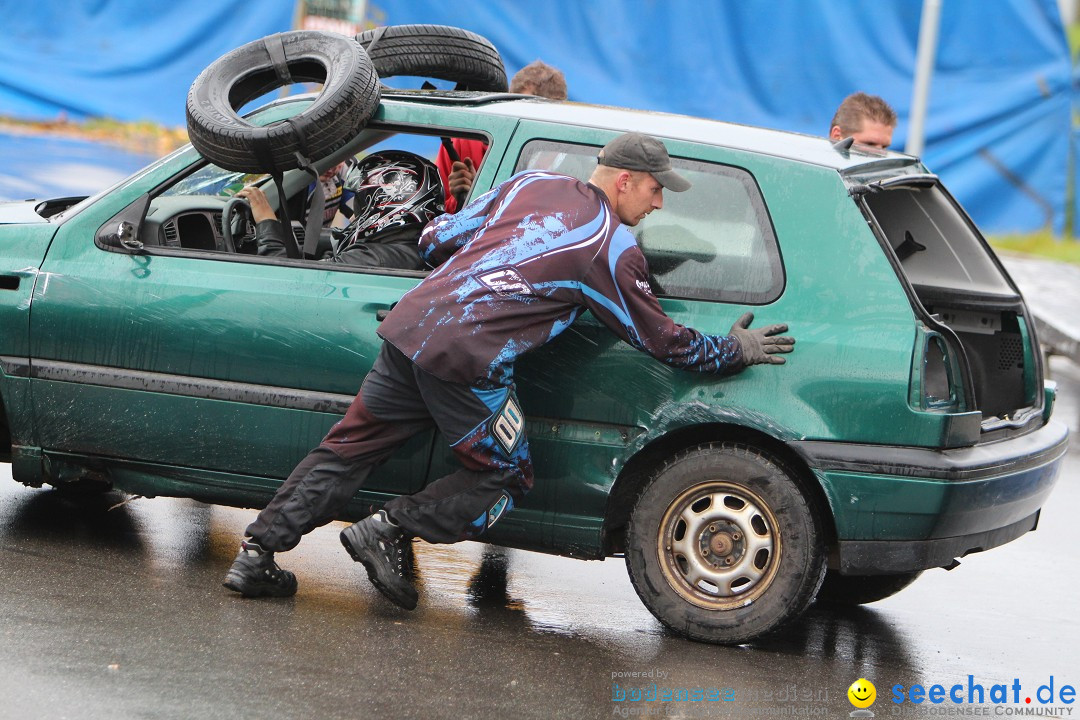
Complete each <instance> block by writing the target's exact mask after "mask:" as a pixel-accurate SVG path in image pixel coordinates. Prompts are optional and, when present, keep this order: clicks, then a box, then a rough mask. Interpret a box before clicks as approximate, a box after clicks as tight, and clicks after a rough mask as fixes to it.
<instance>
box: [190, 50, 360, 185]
mask: <svg viewBox="0 0 1080 720" xmlns="http://www.w3.org/2000/svg"><path fill="white" fill-rule="evenodd" d="M305 82H313V83H320V84H321V85H322V90H321V91H320V92H319V95H318V97H316V98H315V101H314V102H312V104H311V105H309V106H308V107H307V108H306V109H305V110H304V111H303V112H301V113H299V114H298V115H295V116H293V117H291V118H288V119H287V120H284V121H282V122H278V123H273V124H271V125H268V126H266V127H260V126H258V125H254V124H252V123H250V122H248V121H247V120H244V119H243V118H241V117H240V116H239V115H238V114H237V110H239V109H240V108H242V107H243V106H244V105H246V104H247V103H249V102H251V101H252V100H255V99H256V98H258V97H260V96H262V95H264V94H266V93H268V92H270V91H272V90H274V89H276V88H280V87H284V86H287V85H291V84H293V83H305ZM379 88H380V86H379V78H378V75H376V73H375V69H374V67H373V66H372V63H371V59H370V58H369V57H368V55H367V53H366V52H365V51H364V49H363V48H362V47H360V44H359V43H358V42H356V40H354V39H353V38H350V37H346V36H344V35H337V34H334V33H325V32H317V31H312V30H298V31H293V32H287V33H281V34H279V35H270V36H268V37H265V38H263V39H261V40H256V41H254V42H250V43H248V44H247V45H243V46H241V47H239V48H237V49H236V50H233V51H232V52H230V53H227V54H225V55H222V56H221V57H220V58H218V59H217V60H215V61H214V62H213V63H211V65H210V66H209V67H207V68H206V69H205V70H203V71H202V73H200V74H199V76H198V77H197V78H195V82H194V83H192V85H191V90H190V91H189V92H188V97H187V125H188V136H189V137H190V138H191V144H192V145H194V146H195V149H196V150H198V151H199V152H200V153H202V155H203V157H205V158H207V159H208V160H210V161H211V162H213V163H215V164H217V165H219V166H221V167H223V168H225V169H227V170H236V171H239V172H245V173H247V172H260V173H261V172H270V173H273V172H280V171H285V170H291V169H293V168H297V167H300V166H301V165H302V164H303V163H302V160H308V161H314V160H319V159H322V158H324V157H326V156H328V155H330V154H331V153H333V152H334V151H335V150H338V149H340V148H342V147H344V145H345V144H346V143H347V142H348V141H349V140H351V139H352V138H353V137H355V136H356V134H357V133H358V132H360V130H361V129H363V127H364V126H365V125H366V124H367V121H368V120H369V119H371V116H372V115H373V114H374V113H375V110H376V108H378V106H379V99H380V89H379Z"/></svg>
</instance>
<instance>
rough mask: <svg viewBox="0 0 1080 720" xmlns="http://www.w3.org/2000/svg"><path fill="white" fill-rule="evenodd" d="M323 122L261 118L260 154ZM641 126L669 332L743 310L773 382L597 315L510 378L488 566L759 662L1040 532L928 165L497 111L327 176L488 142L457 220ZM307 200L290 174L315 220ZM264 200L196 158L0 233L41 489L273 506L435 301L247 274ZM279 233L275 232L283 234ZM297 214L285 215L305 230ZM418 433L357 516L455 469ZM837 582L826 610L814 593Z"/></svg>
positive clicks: (1059, 446)
mask: <svg viewBox="0 0 1080 720" xmlns="http://www.w3.org/2000/svg"><path fill="white" fill-rule="evenodd" d="M310 103H312V98H311V97H310V96H308V97H298V98H289V99H284V100H278V101H275V102H273V103H271V104H270V105H267V106H265V107H263V108H261V109H260V110H258V111H256V112H255V113H254V114H252V115H251V118H252V122H255V123H257V124H260V125H268V124H271V123H274V122H278V121H281V120H283V119H284V118H287V117H290V116H294V115H296V114H297V113H300V112H302V111H303V109H304V108H305V107H307V106H308V105H309V104H310ZM626 131H640V132H644V133H648V134H650V135H654V136H657V137H659V138H662V139H663V141H664V142H665V144H666V145H667V147H668V149H669V151H670V153H671V155H672V158H673V163H674V164H675V166H676V168H677V169H678V170H679V171H680V172H681V173H682V174H684V175H686V176H687V177H688V178H689V179H691V180H692V182H693V188H692V189H691V190H689V191H688V192H685V193H680V194H670V195H669V196H668V197H666V198H665V206H664V208H663V210H662V211H660V212H656V213H653V214H652V215H650V216H649V217H648V218H647V219H646V220H644V221H643V222H642V223H641V224H640V225H638V226H637V227H635V228H633V233H634V234H635V236H636V238H637V241H638V242H639V243H640V245H641V247H642V249H643V250H644V253H645V255H646V257H647V259H648V261H649V265H650V270H651V284H652V289H653V290H654V292H655V294H656V295H657V296H658V297H659V298H660V302H661V304H662V305H663V307H664V309H665V310H666V311H667V313H668V314H670V315H671V316H672V317H673V318H675V320H676V321H677V322H680V323H683V324H686V325H690V326H692V327H695V328H697V329H700V330H702V331H706V332H713V333H725V332H727V329H728V328H729V327H730V326H731V324H732V323H733V322H734V320H735V319H737V318H738V317H739V316H740V315H742V314H743V313H744V312H746V311H753V312H754V313H755V315H756V320H755V325H762V324H767V323H775V322H784V323H787V324H789V326H790V328H791V334H792V335H794V336H795V337H796V338H797V339H798V344H797V346H796V349H795V352H794V353H792V354H791V355H790V356H788V361H787V364H786V365H783V366H772V365H761V366H755V367H751V368H749V369H747V370H746V371H744V372H742V373H740V374H738V375H735V376H731V377H709V376H702V375H700V374H696V373H686V372H680V371H678V370H673V369H670V368H668V367H666V366H664V365H662V364H660V363H658V362H656V361H655V360H653V359H652V358H650V357H649V356H647V355H645V354H644V353H641V352H638V351H636V350H634V349H633V348H631V347H629V346H628V345H626V344H623V343H621V342H619V341H618V340H617V339H616V338H615V337H614V336H613V335H612V334H611V333H609V332H608V331H607V330H606V329H605V328H604V327H603V326H602V325H601V324H600V323H599V322H597V321H596V320H595V319H594V318H592V317H591V316H589V315H587V314H586V315H585V316H583V317H581V318H580V319H579V320H578V321H577V322H576V323H575V324H574V325H573V326H572V327H571V328H570V329H569V330H567V331H566V332H564V333H563V334H562V335H561V336H560V337H559V338H558V339H556V340H555V341H554V342H552V343H550V344H549V345H547V346H545V347H544V348H542V349H540V350H538V351H536V352H534V353H531V354H529V355H527V356H526V357H525V358H523V359H522V361H521V362H520V363H519V365H518V367H517V372H516V378H517V384H518V388H517V389H518V396H519V398H520V400H521V402H522V405H523V407H524V409H525V410H526V412H527V413H528V419H527V424H526V429H527V433H528V435H529V438H530V445H531V447H532V450H533V459H534V464H535V471H536V479H535V487H534V489H533V491H532V492H531V493H530V494H529V495H528V496H527V498H526V501H525V502H524V503H523V504H522V505H521V506H520V507H519V508H517V509H516V510H515V511H514V512H512V513H510V514H509V515H507V516H506V517H505V518H504V519H502V520H501V521H500V522H499V524H498V525H496V526H495V527H494V528H493V529H492V530H491V532H490V533H489V535H487V536H486V538H485V539H486V541H487V542H490V543H493V544H498V545H505V546H510V547H516V548H524V549H528V550H534V551H540V552H547V553H555V554H559V555H565V556H572V557H576V558H581V559H587V560H600V559H604V558H607V557H625V559H626V564H627V568H628V570H629V573H630V577H631V579H632V582H633V585H634V587H635V588H636V590H637V592H638V594H639V595H640V597H641V599H642V600H643V601H644V603H645V604H646V605H647V606H648V608H649V609H650V610H651V611H652V612H653V614H654V615H655V616H656V617H657V618H658V619H659V620H660V621H662V622H663V623H664V624H665V625H667V626H668V627H669V628H671V629H672V630H674V631H675V632H677V633H680V634H683V635H686V636H688V637H690V638H693V639H696V640H703V641H708V642H719V643H733V642H744V641H746V640H749V639H751V638H754V637H757V636H759V635H761V634H762V633H765V632H768V631H771V630H774V629H776V628H778V627H779V626H780V625H782V624H783V623H784V622H787V621H790V620H792V619H793V618H795V617H797V616H798V615H800V614H801V613H802V612H803V611H804V610H805V609H806V608H807V607H808V606H809V604H810V603H811V602H813V600H814V598H815V596H816V595H817V594H818V592H819V589H820V591H821V593H822V594H825V595H827V596H828V597H829V598H830V599H833V600H839V601H841V602H848V603H860V602H871V601H873V600H876V599H880V598H882V597H886V596H888V595H890V594H892V593H894V592H896V591H897V590H899V589H900V588H902V587H903V586H905V585H906V584H907V583H909V582H911V581H912V580H913V579H914V578H915V577H916V576H917V575H918V574H919V573H920V572H921V571H923V570H925V569H927V568H934V567H950V566H952V565H954V564H956V559H957V558H960V557H962V556H964V555H966V554H968V553H971V552H978V551H982V550H988V549H990V548H992V547H995V546H997V545H1001V544H1003V543H1006V542H1009V541H1011V540H1013V539H1015V538H1017V537H1019V536H1021V535H1023V534H1024V533H1026V532H1028V531H1030V530H1033V529H1035V527H1036V524H1037V523H1038V519H1039V512H1040V508H1041V507H1042V506H1043V504H1044V503H1045V501H1046V499H1047V496H1048V495H1049V494H1050V492H1051V489H1052V488H1053V485H1054V482H1055V478H1056V474H1057V471H1058V469H1059V467H1060V465H1061V462H1062V458H1063V456H1064V454H1065V451H1066V442H1067V430H1066V428H1065V426H1064V425H1063V424H1062V423H1059V422H1055V421H1054V420H1052V419H1051V408H1052V406H1053V402H1054V388H1053V385H1052V384H1050V383H1047V382H1045V381H1044V377H1043V368H1042V358H1041V354H1040V351H1039V345H1038V342H1037V339H1036V337H1035V326H1034V322H1033V319H1032V316H1031V314H1030V312H1029V311H1028V309H1027V307H1026V306H1025V304H1024V300H1023V298H1022V297H1021V295H1020V292H1019V291H1018V290H1017V288H1016V286H1015V284H1014V283H1013V282H1012V280H1011V279H1010V278H1009V276H1008V274H1007V273H1006V272H1005V270H1004V269H1003V268H1002V266H1001V264H1000V263H999V262H998V260H997V259H996V258H995V256H994V254H993V252H992V251H991V250H990V248H989V247H988V245H987V244H986V242H985V240H984V239H983V238H982V236H981V235H980V234H979V231H978V230H977V229H976V227H975V226H974V224H973V223H972V221H971V220H970V219H969V218H968V216H967V215H966V214H965V213H964V211H963V210H962V209H961V207H960V206H959V205H958V204H957V203H956V201H955V200H954V199H953V198H952V196H951V195H950V194H949V192H948V191H947V190H946V189H945V187H944V186H943V185H942V183H941V181H940V180H939V178H938V177H936V176H935V175H933V174H931V173H930V172H929V171H928V170H927V169H926V168H925V167H924V166H923V165H922V164H921V163H920V161H919V160H918V159H917V158H914V157H908V156H904V155H900V154H896V153H889V152H879V151H875V150H872V149H869V148H861V147H860V146H858V145H855V146H850V145H848V146H846V147H845V146H844V144H842V143H841V144H839V145H838V146H834V145H832V144H831V143H830V142H829V141H828V140H826V139H824V138H817V137H809V136H803V135H796V134H790V133H783V132H776V131H770V130H763V129H757V128H751V127H744V126H739V125H731V124H725V123H720V122H715V121H710V120H704V119H698V118H692V117H682V116H675V115H666V114H660V113H654V112H638V111H631V110H624V109H617V108H609V107H595V106H588V105H582V104H577V103H560V102H551V101H546V100H541V99H538V98H526V97H522V96H515V95H509V94H505V93H484V92H454V91H440V90H426V91H393V90H389V89H384V91H383V94H382V99H381V102H380V103H379V105H378V108H377V109H376V110H375V112H374V115H373V116H372V118H371V120H370V121H369V122H368V123H367V124H366V126H365V127H364V128H363V129H362V130H360V131H359V132H358V133H357V134H356V135H355V137H353V138H352V139H350V140H349V141H348V143H347V144H346V145H345V146H344V147H342V148H341V149H340V150H339V151H336V152H334V153H333V154H332V155H331V156H328V157H326V158H323V159H321V160H320V161H319V162H318V163H317V169H318V170H320V171H321V170H324V169H326V168H329V167H332V166H334V165H336V164H337V163H339V162H341V161H343V160H345V159H346V158H349V157H360V156H363V155H365V154H367V153H371V152H374V151H377V150H382V149H404V150H409V151H412V152H417V153H419V154H422V155H425V156H427V157H434V155H435V153H436V152H437V149H438V147H439V145H440V142H441V138H459V137H460V138H469V139H473V140H480V141H482V142H484V143H486V144H487V148H488V149H487V153H486V155H485V159H484V162H483V164H482V165H481V167H480V168H479V171H478V174H477V177H476V181H475V185H474V187H473V190H472V192H473V194H474V195H476V194H479V193H481V192H483V191H485V190H487V189H489V188H491V187H492V186H494V185H495V184H497V183H499V182H501V181H503V180H506V179H507V178H509V177H510V176H511V175H513V174H514V173H515V172H518V171H521V170H523V169H528V168H545V169H549V170H553V171H556V172H562V173H566V174H569V175H574V176H576V177H579V178H586V177H588V175H589V173H590V172H591V170H592V168H593V166H594V165H595V156H596V153H597V150H598V149H599V148H600V147H601V146H603V145H604V144H605V143H607V142H608V141H609V140H611V139H612V138H614V137H615V136H616V135H618V134H620V133H623V132H626ZM310 179H311V176H310V175H309V174H308V173H306V172H304V171H301V170H291V171H288V172H285V173H284V176H283V177H282V184H281V187H282V191H283V193H284V195H285V196H286V197H285V198H284V201H285V202H287V203H289V204H290V205H292V206H293V207H299V206H302V205H303V203H304V198H305V197H306V193H307V187H308V184H309V182H310ZM246 183H256V184H261V185H262V186H263V187H264V188H265V189H266V192H267V195H268V196H269V197H270V199H271V202H272V203H273V204H274V205H275V207H280V206H281V204H282V198H281V197H280V195H279V193H278V192H277V190H276V188H275V186H274V184H273V183H272V182H271V181H270V179H269V178H268V177H267V176H265V175H257V174H256V175H250V174H249V175H244V174H242V173H239V172H235V171H231V170H226V169H223V168H220V167H217V166H215V165H213V164H211V163H209V162H208V161H207V160H206V159H204V158H203V157H201V156H200V154H199V153H198V152H197V151H196V150H195V149H193V148H192V147H190V146H188V147H185V148H183V149H181V150H178V151H177V152H175V153H173V154H171V155H169V156H168V157H165V158H163V159H162V160H160V161H158V162H156V163H154V164H153V165H151V166H149V167H147V168H146V169H144V170H143V171H141V172H139V173H138V174H136V175H134V176H132V177H130V178H128V179H127V180H124V181H123V182H121V183H119V184H118V185H116V186H115V187H112V188H110V189H109V190H107V191H105V192H103V193H101V194H99V195H96V196H94V197H90V198H86V199H82V200H81V201H78V202H75V201H74V200H58V201H45V202H41V203H37V204H35V203H33V202H27V203H19V204H7V205H6V206H3V207H0V223H3V224H2V225H0V289H2V291H3V292H2V293H0V327H2V328H3V333H2V335H0V343H2V347H0V401H2V403H3V412H2V418H3V428H2V445H0V452H2V453H3V454H4V456H5V458H6V459H7V460H8V461H10V462H11V464H12V474H13V476H14V478H15V479H16V480H17V481H19V482H22V483H25V484H26V485H30V486H35V487H36V486H41V485H42V484H43V483H50V484H52V485H65V484H69V483H86V482H96V483H101V484H107V485H110V486H113V487H115V488H118V489H120V490H122V491H125V492H128V493H136V494H140V495H144V496H148V497H150V496H179V497H189V498H195V499H197V500H201V501H204V502H209V503H221V504H226V505H233V506H239V507H261V506H262V505H264V504H265V503H266V502H267V501H268V500H269V499H270V497H271V496H272V495H273V493H274V491H275V489H276V488H277V487H278V486H279V485H280V483H281V481H282V480H283V478H285V477H286V476H287V475H288V473H289V472H290V471H291V470H292V468H293V466H294V465H295V464H296V462H297V461H298V460H300V459H301V458H302V457H303V456H304V455H305V454H306V452H307V451H308V450H309V449H311V448H312V447H314V446H315V445H316V444H318V443H319V441H320V439H321V438H322V437H323V435H324V434H325V433H326V432H327V430H328V429H329V428H330V426H331V425H332V424H333V423H334V422H336V421H337V419H338V418H339V417H340V416H341V415H342V414H343V413H344V411H345V409H346V408H347V407H348V405H349V403H350V401H351V400H352V398H353V396H354V394H355V393H356V391H357V389H358V387H359V384H360V381H361V379H362V378H363V377H364V375H365V373H366V372H367V371H368V369H369V368H370V365H371V363H372V362H373V360H374V358H375V356H376V353H377V350H378V348H379V346H380V341H379V339H378V337H377V336H376V329H377V328H378V324H379V321H380V320H381V318H382V317H384V316H385V313H386V311H387V310H388V309H389V308H390V307H391V306H392V305H393V304H394V303H395V302H396V301H397V300H398V299H399V298H400V297H401V295H402V294H403V293H405V292H406V291H407V290H408V289H409V288H411V287H413V286H414V285H415V284H416V283H417V282H419V280H420V279H421V278H422V277H423V275H424V273H423V272H415V271H406V270H370V269H359V268H355V267H349V266H338V265H331V264H327V263H321V262H318V261H313V260H304V259H289V258H285V257H261V256H259V255H257V254H256V253H255V242H254V230H253V227H252V225H251V223H250V220H249V219H248V218H247V217H246V216H245V215H244V213H243V212H238V211H237V210H238V206H237V204H236V203H235V202H230V198H231V195H232V193H234V192H235V191H236V189H238V188H239V187H241V186H243V185H244V184H246ZM286 207H289V206H286ZM301 211H302V208H301V209H300V210H294V211H293V213H292V216H293V217H297V216H298V214H299V212H301ZM453 462H454V460H453V458H452V455H451V453H450V451H449V449H448V448H447V447H446V446H445V443H444V442H442V441H441V439H440V438H437V437H435V435H434V433H432V434H429V435H421V436H417V437H415V438H413V440H412V441H410V443H409V444H408V445H407V446H405V447H404V448H403V449H402V450H401V451H400V452H399V453H398V454H397V455H396V456H395V457H394V458H393V459H391V460H390V461H389V462H387V463H386V464H385V465H383V466H382V467H381V468H380V469H379V470H378V471H377V472H376V473H375V474H373V476H372V478H371V480H370V482H369V483H368V485H367V486H366V487H365V488H364V490H363V491H362V492H361V493H359V494H358V495H357V496H356V498H355V499H354V501H353V503H352V504H351V506H350V509H349V513H348V516H347V517H345V518H343V519H359V518H360V517H362V516H364V515H366V514H367V512H368V508H369V506H371V505H373V504H374V505H376V506H378V505H380V504H381V503H384V502H386V501H387V500H388V499H389V498H391V497H394V496H395V495H398V494H402V493H412V492H415V491H417V490H419V489H420V488H421V487H423V486H424V484H425V483H426V482H428V481H429V480H430V479H434V478H437V477H440V476H441V475H443V474H446V473H447V472H449V471H450V470H451V469H452V467H451V464H452V463H453ZM823 581H824V587H822V583H823Z"/></svg>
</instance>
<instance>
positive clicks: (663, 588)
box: [626, 443, 825, 644]
mask: <svg viewBox="0 0 1080 720" xmlns="http://www.w3.org/2000/svg"><path fill="white" fill-rule="evenodd" d="M626 566H627V569H628V571H629V573H630V580H631V582H632V583H633V585H634V589H635V590H636V591H637V594H638V596H639V597H640V598H641V600H642V602H644V603H645V606H646V607H648V608H649V611H650V612H652V614H653V615H655V616H656V618H657V619H658V620H660V622H662V623H663V624H664V625H666V626H667V627H668V628H670V629H671V630H673V631H675V632H677V633H679V634H680V635H685V636H686V637H688V638H690V639H692V640H698V641H701V642H709V643H718V644H728V643H743V642H746V641H748V640H752V639H753V638H756V637H758V636H760V635H763V634H764V633H767V632H770V631H772V630H775V629H777V628H778V627H780V626H781V625H783V624H784V623H785V622H788V621H790V620H792V619H794V618H796V617H798V616H799V615H801V614H802V613H803V611H804V610H806V608H807V606H809V604H810V603H811V601H812V600H813V598H814V593H815V592H816V591H817V589H818V587H819V586H820V584H821V580H822V577H823V576H824V573H825V543H824V533H823V531H822V526H821V515H820V513H819V512H818V511H817V510H816V504H815V502H814V500H813V496H812V495H811V494H810V493H809V492H806V491H804V490H803V489H802V484H801V480H800V478H799V476H798V475H797V474H795V473H793V472H791V471H790V470H788V469H787V468H785V467H784V466H783V465H782V464H781V463H780V462H779V460H777V459H776V458H773V457H770V456H769V455H768V454H767V453H764V452H762V451H760V450H758V449H756V448H753V447H749V446H746V445H741V444H734V443H724V444H715V445H703V446H698V447H696V448H693V449H691V450H689V451H687V452H685V453H683V454H681V455H679V456H678V457H676V458H675V459H674V460H672V461H671V462H670V463H668V464H667V465H666V466H664V467H663V468H662V469H661V470H660V471H659V472H658V473H657V474H656V476H655V477H654V478H653V480H652V481H651V482H650V483H649V485H648V486H647V487H646V488H645V490H644V491H643V492H642V493H641V496H640V497H639V498H638V500H637V503H636V504H635V506H634V510H633V513H632V515H631V517H630V526H629V532H628V535H627V551H626Z"/></svg>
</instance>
